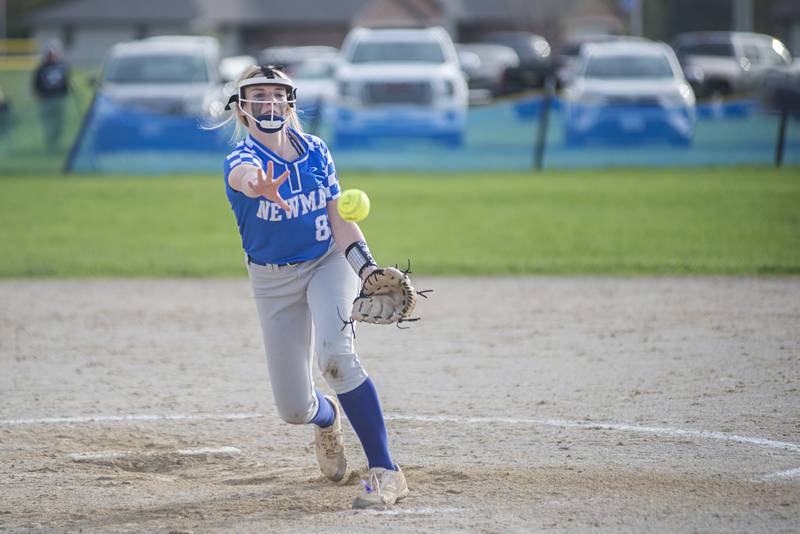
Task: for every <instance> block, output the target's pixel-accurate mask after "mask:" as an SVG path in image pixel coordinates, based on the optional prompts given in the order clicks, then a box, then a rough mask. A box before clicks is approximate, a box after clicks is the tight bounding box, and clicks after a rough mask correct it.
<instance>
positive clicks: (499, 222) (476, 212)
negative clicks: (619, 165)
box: [0, 168, 800, 278]
mask: <svg viewBox="0 0 800 534" xmlns="http://www.w3.org/2000/svg"><path fill="white" fill-rule="evenodd" d="M343 179H344V180H346V181H345V183H344V185H345V186H346V187H358V188H361V189H364V190H365V191H367V192H368V193H369V195H370V198H371V200H372V213H371V215H370V217H369V218H368V219H367V220H366V221H364V222H363V223H362V225H361V226H362V228H363V230H364V232H365V234H366V235H367V238H368V240H369V242H370V246H371V248H372V250H373V252H374V253H375V255H376V257H377V259H378V260H379V261H380V262H382V263H392V264H393V263H399V264H405V262H406V259H407V258H410V259H411V260H412V266H413V270H414V272H415V273H418V274H442V275H444V274H447V275H477V274H486V275H497V274H609V275H619V274H621V275H637V274H656V275H684V274H744V275H758V274H798V273H800V173H798V169H797V168H787V169H783V170H773V169H766V168H745V169H741V168H740V169H732V168H726V169H691V170H689V169H668V170H666V169H665V170H654V169H646V170H641V169H639V170H605V171H592V172H548V173H545V174H523V173H497V174H472V175H455V174H454V175H446V174H444V175H405V174H381V175H366V174H359V175H348V176H346V177H344V178H343ZM0 257H1V258H2V260H0V277H6V278H8V277H96V276H102V277H116V276H131V277H163V276H167V277H180V276H242V275H243V274H244V267H243V264H242V252H241V248H240V242H239V237H238V233H237V231H236V228H235V222H234V219H233V215H232V213H231V211H230V208H229V206H228V203H227V199H226V197H225V193H224V189H223V182H222V178H221V177H219V176H216V177H215V176H183V177H152V178H141V177H113V178H111V177H75V176H73V177H63V176H59V177H55V178H49V177H48V178H46V177H37V176H17V177H5V178H0Z"/></svg>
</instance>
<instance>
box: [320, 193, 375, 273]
mask: <svg viewBox="0 0 800 534" xmlns="http://www.w3.org/2000/svg"><path fill="white" fill-rule="evenodd" d="M338 202H339V200H338V199H333V200H330V201H328V203H327V208H328V223H329V224H330V225H331V232H333V240H334V241H336V246H337V247H339V250H341V251H342V254H344V255H345V256H346V255H347V251H348V249H349V248H350V246H351V245H353V243H358V242H363V243H366V241H367V240H366V238H365V237H364V233H363V232H362V231H361V228H360V227H359V226H358V224H357V223H355V222H352V221H345V220H344V219H342V216H341V215H339V210H338V209H337V208H336V205H337V203H338ZM376 268H377V265H374V266H373V265H368V266H366V267H365V268H364V270H363V271H361V278H366V277H367V276H368V275H369V273H371V272H372V271H374V270H375V269H376Z"/></svg>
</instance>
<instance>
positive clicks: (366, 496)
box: [353, 465, 408, 508]
mask: <svg viewBox="0 0 800 534" xmlns="http://www.w3.org/2000/svg"><path fill="white" fill-rule="evenodd" d="M395 467H396V468H397V471H392V470H391V469H384V468H383V467H373V468H372V469H370V470H369V476H368V477H367V480H362V481H361V485H362V486H364V487H363V489H362V491H361V493H360V494H359V495H358V497H356V498H355V500H353V508H381V507H385V506H390V505H392V504H394V503H396V502H397V501H399V500H400V499H402V498H403V497H405V496H406V495H408V484H407V483H406V476H405V475H404V474H403V472H402V471H401V470H400V466H398V465H395Z"/></svg>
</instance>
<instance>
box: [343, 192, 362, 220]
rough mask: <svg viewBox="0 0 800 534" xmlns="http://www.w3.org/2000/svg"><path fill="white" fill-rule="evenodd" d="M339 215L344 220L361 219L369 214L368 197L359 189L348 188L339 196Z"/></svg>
mask: <svg viewBox="0 0 800 534" xmlns="http://www.w3.org/2000/svg"><path fill="white" fill-rule="evenodd" d="M337 206H338V209H339V215H341V216H342V219H344V220H345V221H353V222H359V221H363V220H364V219H366V218H367V215H369V197H368V196H367V194H366V193H365V192H363V191H362V190H360V189H348V190H347V191H345V192H344V193H342V196H340V197H339V202H338V203H337Z"/></svg>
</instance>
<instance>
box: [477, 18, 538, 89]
mask: <svg viewBox="0 0 800 534" xmlns="http://www.w3.org/2000/svg"><path fill="white" fill-rule="evenodd" d="M481 40H482V41H484V42H487V43H495V44H501V45H504V46H508V47H510V48H512V49H513V50H514V52H516V53H517V57H518V58H519V64H518V65H517V66H512V67H508V68H507V69H506V70H505V73H504V80H503V93H505V94H509V93H516V92H519V91H524V90H526V89H531V88H537V87H542V86H544V82H545V80H546V79H547V76H548V75H549V74H550V73H551V72H552V69H553V62H552V54H551V50H550V43H548V42H547V39H545V38H544V37H542V36H541V35H536V34H535V33H530V32H522V31H502V32H491V33H488V34H486V35H485V36H483V38H482V39H481Z"/></svg>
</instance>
